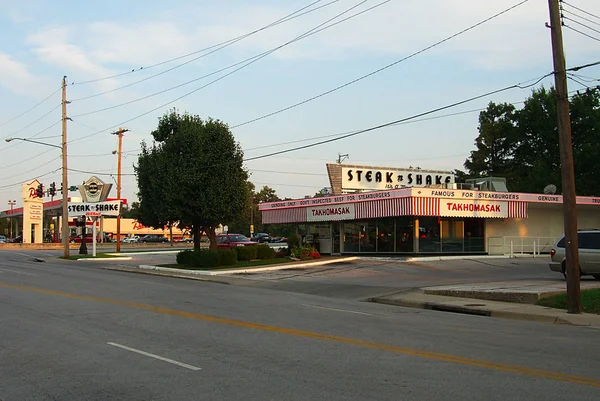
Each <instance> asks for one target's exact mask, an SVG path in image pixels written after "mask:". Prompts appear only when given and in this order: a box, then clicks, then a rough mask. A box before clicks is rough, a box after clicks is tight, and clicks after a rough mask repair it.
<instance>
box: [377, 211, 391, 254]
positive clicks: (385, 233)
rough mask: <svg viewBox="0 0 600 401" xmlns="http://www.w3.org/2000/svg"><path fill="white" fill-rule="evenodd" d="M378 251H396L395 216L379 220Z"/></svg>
mask: <svg viewBox="0 0 600 401" xmlns="http://www.w3.org/2000/svg"><path fill="white" fill-rule="evenodd" d="M377 252H394V218H393V217H390V218H387V219H379V220H377Z"/></svg>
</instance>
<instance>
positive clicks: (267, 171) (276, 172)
mask: <svg viewBox="0 0 600 401" xmlns="http://www.w3.org/2000/svg"><path fill="white" fill-rule="evenodd" d="M249 170H250V171H256V172H259V173H275V174H292V175H314V176H318V177H323V176H327V174H325V173H301V172H297V171H277V170H259V169H255V168H252V169H249Z"/></svg>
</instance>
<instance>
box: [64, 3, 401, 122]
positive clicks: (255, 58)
mask: <svg viewBox="0 0 600 401" xmlns="http://www.w3.org/2000/svg"><path fill="white" fill-rule="evenodd" d="M367 1H369V0H363V1H361V2H360V3H358V4H357V5H355V6H353V7H351V8H349V9H347V10H345V11H343V12H342V13H340V14H337V15H336V16H334V17H333V18H331V19H329V20H327V21H325V22H324V23H321V24H319V25H317V26H316V27H315V28H312V29H310V30H309V31H307V32H305V33H303V34H302V35H300V36H297V37H296V38H294V39H292V40H290V41H288V42H286V43H284V44H282V45H279V46H277V47H274V48H272V49H270V50H267V51H265V52H262V53H260V54H257V55H254V56H252V57H249V58H247V59H245V60H242V61H238V62H237V63H234V64H230V65H228V66H227V67H223V68H221V69H219V70H216V71H213V72H210V73H208V74H206V75H203V76H201V77H198V78H194V79H192V80H190V81H187V82H183V83H181V84H179V85H176V86H172V87H170V88H167V89H163V90H161V91H158V92H154V93H152V94H150V95H146V96H142V97H139V98H136V99H133V100H129V101H127V102H124V103H120V104H116V105H113V106H109V107H104V108H102V109H98V110H93V111H89V112H85V113H80V114H77V115H74V116H72V118H77V117H83V116H88V115H91V114H97V113H101V112H104V111H107V110H112V109H116V108H118V107H123V106H127V105H129V104H132V103H137V102H139V101H142V100H146V99H149V98H151V97H154V96H158V95H161V94H163V93H166V92H170V91H172V90H175V89H178V88H181V87H183V86H186V85H189V84H191V83H194V82H196V81H199V80H202V79H204V78H208V77H210V76H212V75H216V74H218V73H220V72H223V71H226V70H228V69H230V68H233V67H236V66H238V65H240V64H242V65H241V66H240V67H238V68H236V69H234V70H233V71H230V72H228V73H227V74H224V75H222V76H220V77H219V78H217V79H214V80H212V81H210V82H208V83H207V84H205V85H203V86H201V87H199V88H196V89H194V90H192V91H190V92H188V93H186V94H184V95H183V96H180V97H178V98H177V99H175V100H172V101H170V102H167V103H165V104H164V105H161V106H159V107H157V108H156V109H153V110H150V111H149V112H147V113H146V114H149V113H152V112H153V111H156V110H158V109H161V108H163V107H166V106H168V105H170V104H171V103H174V102H176V101H178V100H181V99H183V98H184V97H187V96H189V95H191V94H193V93H196V92H198V91H200V90H202V89H204V88H206V87H208V86H210V85H212V84H214V83H216V82H218V81H220V80H222V79H224V78H226V77H228V76H230V75H232V74H234V73H236V72H238V71H240V70H242V69H244V68H246V67H248V66H250V65H251V64H254V63H255V62H257V61H259V60H261V59H263V58H265V57H267V56H268V55H270V54H272V53H274V52H275V51H277V50H280V49H282V48H283V47H285V46H288V45H290V44H292V43H295V42H297V41H300V40H302V39H305V38H307V37H309V36H312V35H314V34H316V33H319V32H321V31H324V30H325V29H329V28H331V27H333V26H336V25H338V24H340V23H342V22H345V21H347V20H349V19H351V18H354V17H356V16H358V15H361V14H363V13H365V12H367V11H370V10H372V9H374V8H377V7H379V6H382V5H384V4H385V3H389V2H390V1H391V0H385V1H383V2H381V3H379V4H376V5H375V6H372V7H369V8H367V9H365V10H363V11H361V12H359V13H356V14H353V15H351V16H350V17H347V18H344V19H342V20H340V21H337V22H335V23H333V24H330V25H328V26H325V27H323V25H326V24H328V23H329V22H331V21H333V20H335V19H337V18H339V17H340V16H342V15H344V14H346V13H348V12H350V11H352V10H353V9H355V8H357V7H359V6H360V5H362V4H364V3H366V2H367ZM321 27H322V28H321ZM319 28H321V29H319ZM244 63H245V64H244ZM144 115H145V114H142V115H141V116H144ZM129 121H131V120H128V121H126V122H129ZM123 124H124V123H123Z"/></svg>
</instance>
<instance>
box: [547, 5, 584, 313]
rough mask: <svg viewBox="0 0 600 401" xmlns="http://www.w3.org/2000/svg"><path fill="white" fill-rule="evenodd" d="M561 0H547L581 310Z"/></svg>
mask: <svg viewBox="0 0 600 401" xmlns="http://www.w3.org/2000/svg"><path fill="white" fill-rule="evenodd" d="M558 3H559V1H558V0H548V5H549V8H550V26H549V28H550V32H551V35H552V54H553V60H554V86H555V89H556V103H557V116H558V135H559V145H560V166H561V176H562V192H563V216H564V227H565V251H566V256H567V262H566V263H567V266H566V274H567V309H568V312H569V313H581V295H580V288H579V287H580V285H579V284H580V283H579V276H580V270H579V244H578V239H577V209H576V204H577V199H576V192H575V171H574V170H575V169H574V167H573V142H572V140H571V118H570V116H569V99H568V97H567V71H566V67H565V54H564V50H563V40H562V27H561V15H560V8H559V4H558Z"/></svg>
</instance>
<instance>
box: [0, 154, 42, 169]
mask: <svg viewBox="0 0 600 401" xmlns="http://www.w3.org/2000/svg"><path fill="white" fill-rule="evenodd" d="M52 151H54V149H47V150H44V151H43V152H41V153H38V154H37V155H34V156H31V157H30V158H27V159H23V160H21V161H19V162H16V163H12V164H8V165H6V166H1V167H0V170H4V169H8V168H12V167H15V166H18V165H19V164H23V163H30V162H31V160H35V159H37V158H38V157H40V156H42V155H45V154H46V153H50V152H52Z"/></svg>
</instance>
